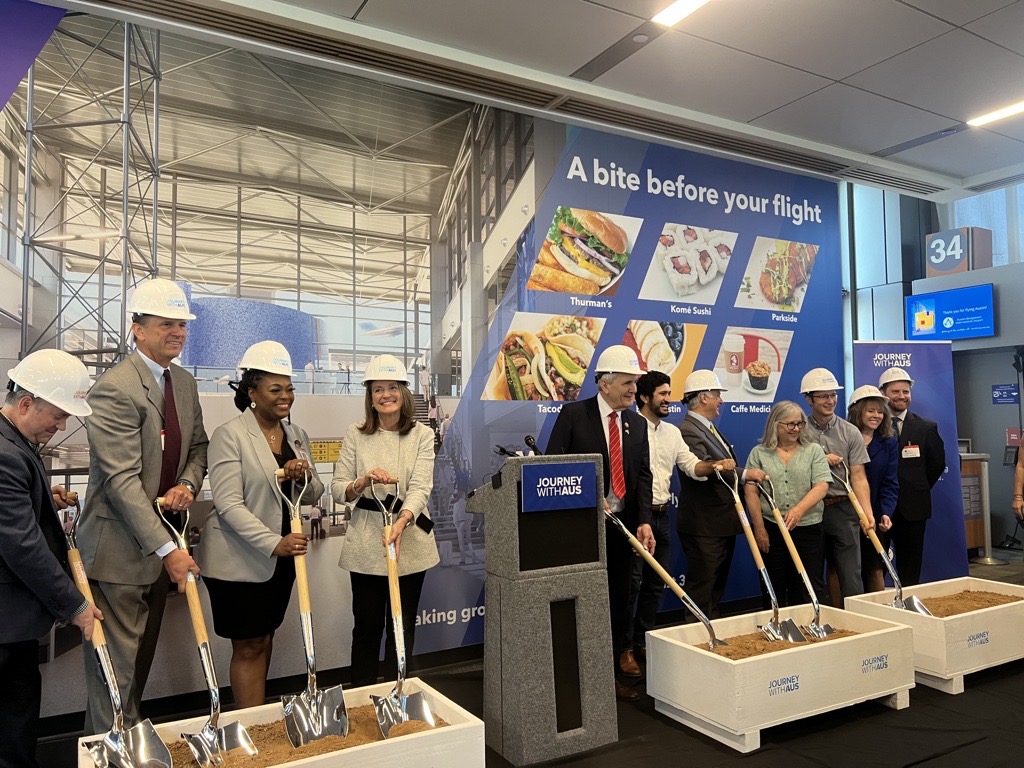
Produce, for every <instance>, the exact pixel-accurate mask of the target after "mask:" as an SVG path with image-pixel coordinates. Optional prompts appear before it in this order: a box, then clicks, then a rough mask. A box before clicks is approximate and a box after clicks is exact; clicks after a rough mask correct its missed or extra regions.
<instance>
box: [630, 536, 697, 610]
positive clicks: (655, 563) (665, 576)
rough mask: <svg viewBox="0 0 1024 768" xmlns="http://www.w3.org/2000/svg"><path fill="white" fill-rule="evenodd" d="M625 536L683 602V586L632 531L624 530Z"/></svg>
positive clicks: (684, 594)
mask: <svg viewBox="0 0 1024 768" xmlns="http://www.w3.org/2000/svg"><path fill="white" fill-rule="evenodd" d="M626 536H627V537H628V539H629V544H630V546H632V547H633V549H635V550H636V553H637V554H638V555H640V557H642V558H643V559H644V562H645V563H647V564H648V565H649V566H651V568H652V569H653V570H654V572H655V573H656V574H658V576H659V577H661V580H662V581H664V582H665V585H666V586H667V587H668V588H669V589H671V590H672V593H673V594H674V595H675V596H676V597H678V598H679V599H680V600H682V601H684V602H685V601H686V593H685V592H683V588H682V587H680V586H679V582H677V581H676V580H675V579H673V578H672V575H671V574H670V573H669V572H668V571H666V570H665V569H664V568H662V567H661V563H659V562H658V561H657V560H655V559H654V555H652V554H651V553H650V552H648V551H647V549H646V548H645V547H644V545H643V544H641V543H640V540H639V539H638V538H637V537H636V536H634V535H633V534H632V533H629V531H628V530H627V531H626Z"/></svg>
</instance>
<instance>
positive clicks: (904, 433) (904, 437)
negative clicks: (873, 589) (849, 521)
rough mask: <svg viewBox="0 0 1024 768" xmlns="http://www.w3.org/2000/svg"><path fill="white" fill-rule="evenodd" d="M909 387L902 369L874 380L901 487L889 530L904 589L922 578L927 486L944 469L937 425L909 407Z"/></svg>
mask: <svg viewBox="0 0 1024 768" xmlns="http://www.w3.org/2000/svg"><path fill="white" fill-rule="evenodd" d="M913 386H914V380H913V379H911V378H910V374H909V373H907V372H906V371H905V370H903V369H902V368H889V369H887V370H885V371H883V372H882V375H881V376H880V377H879V379H878V388H879V389H880V390H882V394H884V395H885V396H886V397H888V398H889V408H890V409H891V410H892V415H893V426H895V427H896V433H897V436H898V439H899V450H900V453H899V466H898V468H897V477H898V479H899V484H900V489H899V498H898V500H897V502H896V514H895V515H894V516H893V520H892V529H891V530H892V541H893V546H894V548H895V550H896V563H895V565H896V572H897V573H898V574H899V577H900V581H901V582H902V583H903V586H905V587H909V586H913V585H914V584H917V583H919V582H920V581H921V561H922V559H923V557H924V531H925V526H926V525H927V524H928V519H929V518H930V517H931V516H932V487H933V486H934V485H935V484H936V483H937V482H938V481H939V478H940V477H942V474H943V472H945V471H946V446H945V444H944V443H943V442H942V438H941V437H940V436H939V427H938V425H937V424H936V423H935V422H934V421H931V420H930V419H925V418H923V417H921V416H918V415H917V414H914V413H911V412H910V410H909V407H910V390H911V389H912V388H913Z"/></svg>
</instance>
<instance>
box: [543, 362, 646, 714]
mask: <svg viewBox="0 0 1024 768" xmlns="http://www.w3.org/2000/svg"><path fill="white" fill-rule="evenodd" d="M641 373H642V371H641V370H640V365H639V363H638V361H637V356H636V353H635V352H634V351H633V350H631V349H630V348H629V347H627V346H624V345H621V344H618V345H615V346H611V347H609V348H608V349H606V350H605V351H604V352H602V353H601V356H600V357H599V358H598V360H597V366H596V367H595V374H596V380H597V388H598V394H597V395H596V396H594V397H591V398H588V399H587V400H581V401H579V402H575V403H568V404H566V405H565V406H563V407H562V410H561V411H560V412H559V414H558V418H557V419H556V420H555V426H554V427H553V428H552V430H551V437H550V438H549V439H548V446H547V452H548V453H555V454H562V453H599V454H601V457H602V463H603V467H604V493H605V498H604V504H605V507H606V509H608V510H609V511H611V512H612V513H613V514H615V515H617V516H618V517H619V519H620V520H622V522H623V523H624V524H625V525H626V527H627V528H629V529H635V530H636V537H637V539H639V540H640V543H641V544H643V545H644V547H645V548H646V549H647V551H648V552H651V553H652V554H653V553H654V534H653V532H652V530H651V525H650V523H651V498H652V495H651V494H652V491H651V485H652V481H653V476H652V475H651V460H650V451H649V447H648V440H647V425H646V423H645V422H644V420H643V417H641V416H639V415H638V414H637V413H636V412H634V411H631V410H629V407H630V406H631V405H633V402H634V401H635V399H636V380H637V378H639V376H640V374H641ZM605 545H606V553H607V567H608V603H609V610H610V612H611V628H612V651H613V659H612V662H613V665H614V668H615V671H616V673H618V672H619V659H620V658H621V656H622V654H623V653H625V652H626V651H632V649H633V645H632V638H631V637H629V614H630V605H629V588H630V581H631V575H632V562H633V550H632V548H631V547H630V545H629V543H628V542H627V541H626V539H625V538H623V536H622V533H621V531H618V530H616V529H615V526H613V525H612V524H611V523H605ZM615 696H616V698H618V699H619V700H620V701H637V700H638V699H639V698H640V694H638V693H637V692H636V691H634V690H633V689H632V688H630V687H628V686H625V685H622V684H621V683H620V682H619V681H618V678H616V680H615Z"/></svg>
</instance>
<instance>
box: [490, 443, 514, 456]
mask: <svg viewBox="0 0 1024 768" xmlns="http://www.w3.org/2000/svg"><path fill="white" fill-rule="evenodd" d="M494 452H495V453H496V454H498V455H499V456H515V454H514V453H512V451H510V450H509V449H508V448H506V447H505V446H504V445H496V446H494Z"/></svg>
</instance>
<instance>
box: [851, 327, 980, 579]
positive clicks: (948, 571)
mask: <svg viewBox="0 0 1024 768" xmlns="http://www.w3.org/2000/svg"><path fill="white" fill-rule="evenodd" d="M892 367H897V368H903V369H904V370H905V371H907V373H909V374H910V377H911V378H912V379H913V380H914V386H913V389H912V390H911V402H910V408H909V410H910V411H911V412H912V413H916V414H918V415H919V416H923V417H925V418H927V419H931V420H932V421H934V422H935V423H936V424H938V427H939V435H940V436H941V437H942V442H943V443H944V444H945V447H946V472H945V474H944V475H943V476H942V477H941V478H940V479H939V481H938V483H936V484H935V487H934V488H932V518H931V521H930V522H929V523H928V527H927V529H926V531H925V547H924V563H923V566H922V568H921V581H923V582H925V581H941V580H943V579H952V578H956V577H959V576H967V575H968V567H967V535H966V531H965V529H964V505H963V495H962V491H961V487H960V455H959V452H958V450H957V427H956V395H955V391H954V388H953V348H952V346H951V344H950V342H948V341H855V342H854V343H853V371H854V373H853V376H854V382H855V384H856V385H857V386H862V385H864V384H873V385H877V384H878V378H879V376H880V375H881V374H882V371H884V370H885V369H886V368H892ZM898 556H899V555H898V553H897V557H898Z"/></svg>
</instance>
